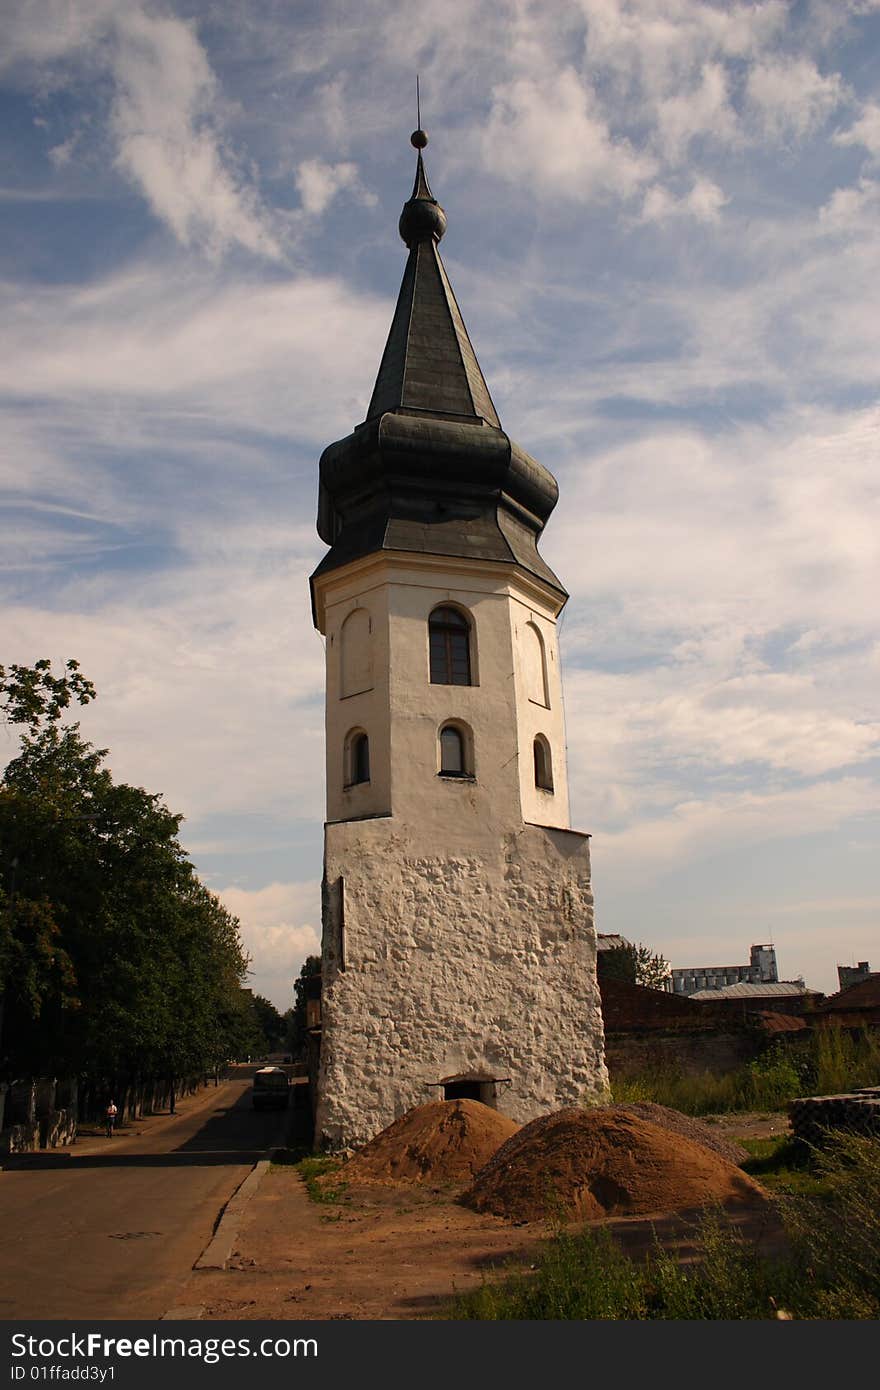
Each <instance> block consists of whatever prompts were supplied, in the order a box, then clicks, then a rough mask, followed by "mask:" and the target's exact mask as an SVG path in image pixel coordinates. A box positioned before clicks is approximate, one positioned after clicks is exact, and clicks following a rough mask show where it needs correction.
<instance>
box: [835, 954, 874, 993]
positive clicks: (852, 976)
mask: <svg viewBox="0 0 880 1390" xmlns="http://www.w3.org/2000/svg"><path fill="white" fill-rule="evenodd" d="M870 973H871V967H870V965H869V964H868V962H867V961H866V960H860V961H859V963H858V965H838V967H837V979H838V981H839V983H840V988H841V989H849V987H850V985H857V984H859V982H860V981H861V980H867V978H868V976H869V975H870Z"/></svg>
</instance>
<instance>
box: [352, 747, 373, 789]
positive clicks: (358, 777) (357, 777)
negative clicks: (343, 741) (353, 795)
mask: <svg viewBox="0 0 880 1390" xmlns="http://www.w3.org/2000/svg"><path fill="white" fill-rule="evenodd" d="M369 780H370V740H369V739H368V737H367V735H366V734H354V735H353V736H352V739H351V742H350V744H349V776H348V785H349V786H350V787H353V786H356V785H357V784H358V783H359V782H369Z"/></svg>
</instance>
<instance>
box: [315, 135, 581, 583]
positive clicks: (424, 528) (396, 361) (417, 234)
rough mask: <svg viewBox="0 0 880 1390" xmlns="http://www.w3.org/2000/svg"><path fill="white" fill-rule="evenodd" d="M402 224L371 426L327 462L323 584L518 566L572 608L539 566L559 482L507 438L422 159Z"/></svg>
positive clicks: (422, 141)
mask: <svg viewBox="0 0 880 1390" xmlns="http://www.w3.org/2000/svg"><path fill="white" fill-rule="evenodd" d="M412 143H413V145H415V146H416V148H417V149H418V151H419V154H418V159H417V162H416V175H415V181H414V183H413V191H412V194H411V196H410V198H409V199H408V200H407V202H406V203H405V204H404V207H403V212H402V213H401V216H400V234H401V236H402V238H403V240H404V241H405V242H406V244H407V246H408V247H409V257H408V260H407V263H406V268H405V270H404V273H403V281H402V284H401V287H400V293H399V295H398V297H397V305H396V308H395V310H394V317H393V319H392V322H391V329H390V332H389V334H388V341H387V342H386V344H385V351H384V353H383V354H382V361H381V364H380V366H379V375H378V377H377V378H376V384H375V387H374V388H373V395H372V398H371V400H370V405H369V408H368V410H367V416H366V419H365V421H364V423H363V424H362V425H359V426H358V427H357V429H356V430H355V431H354V433H353V434H351V435H349V436H348V437H347V438H346V439H342V440H339V441H338V443H336V444H331V445H329V446H328V447H327V448H326V449H325V450H324V453H323V455H322V456H321V481H320V493H319V502H318V533H319V535H320V536H321V538H322V540H324V541H326V542H327V544H328V545H329V546H330V547H331V549H330V552H329V554H328V555H326V556H325V558H324V559H323V560H322V562H321V564H320V565H319V566H318V568H317V570H316V571H315V574H314V575H313V579H314V578H316V577H317V576H318V575H320V574H323V573H325V572H326V571H328V570H331V569H336V568H339V567H340V566H342V565H345V564H348V563H350V562H351V561H352V560H355V559H359V558H360V557H362V556H365V555H369V554H371V553H373V552H374V551H377V550H397V551H411V552H412V551H417V552H420V553H423V554H431V555H448V556H462V557H468V558H472V559H481V560H493V561H498V562H501V563H506V564H513V565H518V566H520V567H521V568H523V569H526V570H529V571H530V572H531V573H532V574H533V575H534V576H535V577H536V578H539V579H541V580H543V582H544V583H545V584H548V585H550V586H551V587H552V588H553V589H555V590H556V591H557V593H559V594H560V595H561V597H562V598H563V599H564V598H565V590H564V589H563V588H562V585H561V584H560V583H559V580H558V579H557V578H556V576H555V575H554V573H553V571H552V570H551V569H550V568H549V566H548V565H547V564H546V563H545V561H544V560H543V559H542V557H541V556H540V555H539V554H538V550H537V540H538V536H539V535H540V533H541V531H542V530H543V528H544V524H545V522H546V520H547V518H548V516H549V515H550V513H551V511H552V510H553V507H554V506H555V505H556V499H557V496H558V490H557V487H556V481H555V479H554V478H553V476H552V474H551V473H549V472H548V470H547V469H546V468H544V467H542V465H541V464H539V463H537V462H536V461H535V460H534V459H532V458H530V457H529V455H528V454H527V453H526V452H525V451H524V450H523V449H520V448H519V446H518V445H516V444H515V443H514V442H513V441H512V440H511V439H510V438H509V437H508V435H507V434H505V432H504V431H503V430H502V428H501V422H500V420H499V419H498V414H497V411H496V410H495V406H494V405H493V403H492V397H491V396H490V394H489V388H488V387H487V385H486V381H485V378H484V377H483V373H482V371H481V370H480V364H479V362H478V361H477V357H476V353H475V352H474V349H473V347H472V345H471V341H470V338H469V337H468V333H467V329H466V328H465V325H464V320H463V318H462V316H461V311H460V309H459V307H458V303H457V301H456V298H455V294H454V293H453V290H452V286H451V284H450V283H449V277H448V276H447V274H446V269H445V267H444V265H443V262H442V260H441V259H440V253H439V250H438V242H439V241H440V239H441V237H442V236H443V234H444V232H445V231H446V214H445V212H444V211H443V209H442V208H441V207H440V204H439V203H438V202H437V200H436V198H435V197H434V195H433V194H432V192H431V188H430V185H429V183H428V178H427V174H426V173H425V166H424V161H423V159H422V154H421V151H422V149H423V148H424V146H425V145H426V144H427V136H426V135H425V134H424V132H423V131H416V132H415V133H414V134H413V137H412Z"/></svg>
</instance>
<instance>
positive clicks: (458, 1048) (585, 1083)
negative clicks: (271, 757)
mask: <svg viewBox="0 0 880 1390" xmlns="http://www.w3.org/2000/svg"><path fill="white" fill-rule="evenodd" d="M315 596H316V608H317V613H318V620H319V625H320V626H321V628H322V630H323V631H324V632H325V634H326V637H327V648H326V649H327V821H328V824H327V828H326V837H325V877H326V882H327V885H328V889H329V891H328V892H327V894H326V904H327V910H326V913H325V923H324V967H323V973H324V982H323V992H322V1046H321V1075H320V1080H319V1110H318V1138H319V1141H320V1143H321V1144H322V1146H323V1147H326V1148H345V1147H351V1146H353V1145H356V1144H359V1143H362V1142H364V1141H365V1140H366V1139H368V1138H370V1137H371V1136H372V1135H373V1134H376V1133H378V1132H379V1130H381V1129H383V1128H384V1127H385V1126H386V1125H388V1124H390V1123H391V1121H392V1120H393V1119H394V1118H395V1117H396V1116H397V1115H400V1114H402V1113H403V1112H404V1111H406V1110H407V1109H409V1108H410V1107H412V1106H413V1105H418V1104H423V1103H424V1102H426V1101H428V1100H433V1099H438V1098H441V1097H442V1094H443V1092H442V1088H441V1087H440V1084H439V1083H440V1082H441V1081H442V1079H443V1078H444V1077H449V1076H454V1075H457V1074H460V1073H467V1074H469V1075H480V1076H490V1077H494V1078H497V1079H498V1088H497V1089H498V1097H497V1103H498V1107H499V1109H501V1110H502V1111H503V1112H504V1113H506V1114H509V1115H511V1116H512V1117H513V1118H514V1119H517V1120H519V1121H524V1120H528V1119H531V1118H533V1117H534V1116H536V1115H539V1114H542V1113H546V1112H547V1111H549V1110H553V1109H556V1108H559V1107H561V1106H563V1105H574V1104H579V1103H583V1102H585V1101H588V1100H591V1099H596V1098H598V1097H599V1096H601V1095H602V1094H604V1092H605V1089H606V1087H607V1074H606V1072H605V1066H604V1060H603V1047H604V1042H603V1030H602V1019H601V1009H600V1004H599V996H598V990H597V987H596V974H595V934H594V930H593V916H592V896H591V891H590V865H589V848H588V843H589V842H588V839H587V838H586V837H585V836H582V835H578V834H576V833H574V832H571V831H569V830H568V829H567V827H568V824H569V821H568V790H567V778H566V768H565V733H564V721H563V713H562V685H561V679H560V671H559V656H558V647H557V641H556V621H555V620H556V616H557V613H558V608H559V597H558V595H557V594H555V593H554V592H553V591H551V590H549V589H547V588H545V587H544V586H543V585H541V584H540V583H539V582H537V581H534V580H533V579H532V578H531V576H528V575H526V574H525V573H524V572H522V571H519V570H516V569H513V568H512V567H510V566H502V565H493V564H489V563H486V562H479V563H477V562H468V561H466V560H461V561H458V560H452V559H447V558H443V559H440V558H435V557H429V556H410V555H393V554H382V555H373V556H370V557H368V558H367V559H366V560H364V561H360V562H356V563H354V564H352V565H350V566H348V567H347V568H346V569H345V570H339V571H333V572H331V573H330V574H329V575H327V576H325V577H324V578H323V579H322V580H321V581H319V583H318V584H317V585H316V595H315ZM440 605H452V606H456V607H459V608H460V609H462V610H463V611H465V612H466V613H467V614H468V615H469V617H470V619H471V621H472V623H473V633H474V646H473V650H472V674H473V679H474V681H475V682H476V683H475V684H473V685H471V686H452V685H432V684H431V682H430V668H429V643H428V618H429V616H430V613H431V611H432V610H433V609H434V608H435V607H437V606H440ZM356 610H363V611H366V612H367V613H368V614H369V633H370V640H371V642H372V644H373V646H372V651H371V653H370V656H371V665H372V681H373V684H372V688H371V689H368V690H360V691H358V692H357V693H355V694H352V695H350V696H348V697H347V698H341V684H340V682H341V653H340V635H339V634H340V632H341V630H342V627H343V624H344V623H345V620H346V619H347V618H349V617H350V615H351V614H352V613H354V612H355V611H356ZM357 624H358V625H359V626H360V628H361V630H363V620H362V619H361V618H358V619H357ZM529 624H531V625H532V626H533V627H534V628H536V629H537V630H538V631H539V632H540V634H541V637H542V641H543V645H544V653H545V659H546V671H547V679H546V696H547V703H546V704H544V703H543V701H542V700H540V699H539V700H533V699H530V691H531V693H532V694H534V693H536V692H535V682H534V671H532V673H531V676H530V673H529V663H528V656H527V649H526V647H525V643H526V640H527V637H528V638H529V640H531V635H530V634H527V633H526V627H527V625H529ZM362 655H363V654H361V657H362ZM365 665H366V663H365V661H364V660H363V659H360V664H359V667H358V669H364V667H365ZM539 693H540V692H539ZM446 721H454V722H456V723H457V724H459V725H460V726H464V727H466V728H467V729H468V730H469V731H470V735H471V737H472V743H473V757H474V764H473V777H472V778H446V777H441V776H439V775H438V769H439V761H438V733H439V730H440V728H441V726H442V725H443V723H444V722H446ZM352 728H362V729H364V730H365V731H366V732H367V734H368V736H369V739H370V774H371V775H370V782H369V783H368V784H364V785H360V786H354V787H346V786H345V769H344V765H343V762H344V760H343V750H344V744H345V738H346V734H347V733H348V732H349V731H350V730H351V729H352ZM539 733H540V734H543V735H544V737H546V739H547V741H548V743H549V745H550V747H551V750H552V758H553V776H554V791H553V794H552V795H551V794H549V793H547V792H541V791H538V790H536V788H535V784H534V759H533V751H532V747H533V741H534V738H535V736H536V734H539ZM542 827H557V828H553V829H550V828H542ZM343 962H344V968H343Z"/></svg>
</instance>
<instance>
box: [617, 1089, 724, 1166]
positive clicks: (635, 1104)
mask: <svg viewBox="0 0 880 1390" xmlns="http://www.w3.org/2000/svg"><path fill="white" fill-rule="evenodd" d="M608 1108H609V1109H611V1110H615V1111H619V1112H621V1113H622V1114H624V1115H636V1116H638V1118H639V1119H640V1120H647V1121H648V1122H649V1124H652V1125H659V1127H660V1128H661V1129H670V1130H672V1132H673V1134H682V1135H684V1137H685V1139H693V1141H694V1143H695V1144H704V1145H705V1146H706V1148H707V1149H711V1150H712V1151H713V1153H716V1154H720V1155H721V1157H722V1158H726V1159H727V1161H728V1163H735V1164H737V1165H739V1164H740V1163H742V1161H743V1159H744V1158H748V1156H749V1154H748V1149H745V1148H743V1146H742V1144H737V1142H736V1140H734V1139H725V1138H724V1137H723V1135H721V1134H716V1133H715V1131H714V1130H713V1128H712V1126H711V1125H708V1124H706V1122H705V1120H696V1119H694V1117H693V1115H683V1114H682V1113H681V1111H680V1110H671V1109H670V1108H669V1106H668V1105H657V1104H655V1102H654V1101H652V1100H633V1101H626V1102H625V1103H624V1104H621V1105H613V1106H609V1107H608Z"/></svg>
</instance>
